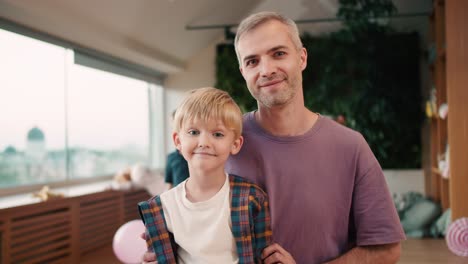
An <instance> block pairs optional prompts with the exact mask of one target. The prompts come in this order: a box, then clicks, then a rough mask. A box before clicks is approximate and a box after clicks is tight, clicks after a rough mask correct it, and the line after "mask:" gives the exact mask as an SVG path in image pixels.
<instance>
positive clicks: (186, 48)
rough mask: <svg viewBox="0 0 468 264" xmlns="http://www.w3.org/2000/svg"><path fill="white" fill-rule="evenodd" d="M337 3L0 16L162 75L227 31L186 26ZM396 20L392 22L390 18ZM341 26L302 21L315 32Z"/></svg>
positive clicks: (174, 3)
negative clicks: (259, 12)
mask: <svg viewBox="0 0 468 264" xmlns="http://www.w3.org/2000/svg"><path fill="white" fill-rule="evenodd" d="M394 2H395V4H396V6H397V8H398V11H399V13H414V12H427V11H429V10H430V9H431V2H432V1H431V0H411V1H407V0H394ZM337 7H338V0H287V1H286V0H235V1H234V0H232V1H230V0H134V1H128V0H80V1H76V0H61V1H59V0H41V1H33V0H29V1H28V0H0V17H2V18H4V19H6V20H9V21H12V22H15V23H18V24H20V25H24V26H27V27H29V28H32V29H34V30H38V31H42V32H45V33H48V34H50V35H52V36H55V37H58V38H60V39H64V40H67V41H70V42H73V43H76V44H78V45H80V46H83V47H86V48H89V49H92V50H97V51H99V52H104V53H106V54H109V55H111V56H115V57H118V58H121V59H124V60H127V61H129V62H133V63H137V64H140V65H143V66H145V67H148V68H150V69H153V70H157V71H159V72H162V73H167V74H170V73H174V72H179V71H183V70H184V68H185V66H186V64H187V62H188V61H189V60H190V58H192V57H193V56H195V55H196V54H197V53H199V52H200V51H201V50H203V49H204V48H206V47H207V46H209V45H210V44H212V43H214V42H216V41H219V40H220V39H222V38H223V36H224V30H223V29H222V28H220V29H209V30H187V29H186V27H187V26H192V27H193V26H195V27H197V26H205V25H223V24H237V23H239V21H240V20H241V19H242V18H243V17H245V16H246V15H248V14H250V13H252V12H257V11H261V10H273V11H279V12H281V13H283V14H285V15H287V16H289V17H290V18H292V19H294V20H305V19H318V18H332V17H334V16H335V13H336V10H337ZM394 20H395V21H396V20H398V21H396V23H397V24H398V23H399V27H400V28H402V29H403V30H418V31H420V30H423V31H425V30H426V28H427V27H428V26H427V24H425V23H421V21H425V20H427V18H425V17H418V18H412V19H411V18H408V19H394ZM392 22H393V20H392ZM339 26H340V23H338V22H327V23H314V24H299V28H300V30H301V31H307V32H309V33H311V34H320V33H324V32H330V31H332V30H336V29H337V28H338V27H339Z"/></svg>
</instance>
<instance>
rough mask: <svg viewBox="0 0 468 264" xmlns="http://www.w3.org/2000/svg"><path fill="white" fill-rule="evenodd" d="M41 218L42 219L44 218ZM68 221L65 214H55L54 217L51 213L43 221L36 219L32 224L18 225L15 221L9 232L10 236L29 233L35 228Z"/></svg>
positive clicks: (48, 226)
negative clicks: (14, 225)
mask: <svg viewBox="0 0 468 264" xmlns="http://www.w3.org/2000/svg"><path fill="white" fill-rule="evenodd" d="M41 220H44V218H43V219H41ZM68 222H70V219H69V217H67V215H66V214H65V215H63V216H57V217H54V216H53V215H52V216H51V217H50V218H47V219H46V220H45V221H37V223H35V224H33V225H27V226H18V225H19V223H16V224H17V226H16V227H15V228H14V229H12V230H11V234H12V236H21V235H23V234H24V233H31V232H34V231H35V230H41V229H48V228H50V227H51V226H57V225H64V224H66V223H68Z"/></svg>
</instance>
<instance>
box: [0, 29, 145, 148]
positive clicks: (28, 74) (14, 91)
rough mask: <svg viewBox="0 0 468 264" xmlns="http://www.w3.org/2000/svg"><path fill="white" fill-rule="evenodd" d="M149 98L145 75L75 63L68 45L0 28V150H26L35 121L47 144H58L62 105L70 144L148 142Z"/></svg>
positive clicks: (60, 142)
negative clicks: (133, 75)
mask: <svg viewBox="0 0 468 264" xmlns="http://www.w3.org/2000/svg"><path fill="white" fill-rule="evenodd" d="M65 87H66V88H65ZM147 98H148V83H146V82H144V81H140V80H135V79H131V78H128V77H124V76H119V75H116V74H113V73H108V72H103V71H100V70H96V69H92V68H88V67H84V66H80V65H74V64H73V51H72V50H69V49H65V48H63V47H60V46H55V45H52V44H48V43H45V42H41V41H38V40H35V39H31V38H28V37H24V36H22V35H19V34H16V33H11V32H8V31H5V30H2V29H0V152H1V151H3V150H4V149H5V148H6V147H7V146H9V145H12V146H14V147H15V148H16V149H17V150H19V151H21V150H24V148H25V146H26V137H27V132H28V131H29V130H30V129H31V128H33V127H34V126H37V127H39V128H40V129H41V130H42V131H43V132H44V134H45V141H46V147H47V149H49V150H51V149H62V148H63V147H64V146H65V129H66V128H65V120H66V115H65V105H67V106H68V107H67V111H68V131H69V133H68V135H69V145H70V146H80V147H87V148H94V149H97V148H98V149H115V148H119V147H122V146H125V145H135V144H136V145H139V146H142V147H146V146H147V144H148V118H149V116H148V99H147ZM65 99H66V100H65ZM66 101H67V103H66Z"/></svg>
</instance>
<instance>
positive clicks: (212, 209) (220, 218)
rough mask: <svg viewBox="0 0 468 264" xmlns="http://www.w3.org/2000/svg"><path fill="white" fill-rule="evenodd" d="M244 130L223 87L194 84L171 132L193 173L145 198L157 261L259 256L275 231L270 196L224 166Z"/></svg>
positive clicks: (150, 239)
mask: <svg viewBox="0 0 468 264" xmlns="http://www.w3.org/2000/svg"><path fill="white" fill-rule="evenodd" d="M241 134H242V113H241V111H240V109H239V107H238V106H237V104H236V103H235V102H234V100H233V99H232V98H231V97H230V96H229V95H228V94H227V93H226V92H224V91H221V90H218V89H215V88H200V89H196V90H193V91H192V92H191V93H190V94H189V96H188V97H187V98H185V100H184V101H183V102H182V104H181V105H180V106H179V107H178V108H177V112H176V115H175V119H174V133H173V140H174V144H175V146H176V148H177V149H178V150H179V151H180V152H181V153H182V155H183V156H184V158H185V159H186V160H187V162H188V166H189V174H190V177H189V178H188V179H187V180H185V181H184V182H182V183H181V184H179V185H178V186H177V187H175V188H173V189H171V190H169V191H167V192H165V193H163V194H161V195H160V196H156V197H153V198H151V199H150V200H148V201H146V202H141V203H139V210H140V215H141V218H142V219H143V222H144V223H145V227H146V241H147V244H148V247H149V248H151V249H152V250H153V251H154V252H155V253H156V257H157V261H158V263H159V264H163V263H260V262H261V257H260V256H261V253H262V250H263V248H265V247H266V246H268V245H269V244H270V242H271V235H272V232H271V228H270V213H269V209H268V199H267V196H266V194H265V192H263V191H262V190H261V189H260V188H259V187H257V186H256V185H254V184H251V183H249V182H247V181H246V180H244V179H242V178H240V177H238V176H235V175H228V174H227V173H226V172H225V171H224V165H225V163H226V160H227V159H228V157H229V155H231V154H232V155H235V154H237V153H238V152H239V150H240V148H241V146H242V143H243V138H242V136H241Z"/></svg>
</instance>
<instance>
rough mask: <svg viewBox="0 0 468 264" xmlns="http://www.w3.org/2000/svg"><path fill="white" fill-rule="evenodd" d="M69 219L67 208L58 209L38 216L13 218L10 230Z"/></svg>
mask: <svg viewBox="0 0 468 264" xmlns="http://www.w3.org/2000/svg"><path fill="white" fill-rule="evenodd" d="M69 217H70V212H69V209H68V208H60V209H59V210H53V211H44V212H41V213H39V214H33V215H26V216H21V217H15V218H13V219H12V229H20V228H25V227H27V226H31V225H36V224H37V223H47V222H49V221H51V220H53V219H54V218H69Z"/></svg>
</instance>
